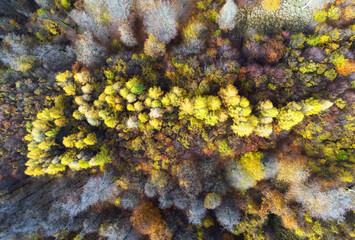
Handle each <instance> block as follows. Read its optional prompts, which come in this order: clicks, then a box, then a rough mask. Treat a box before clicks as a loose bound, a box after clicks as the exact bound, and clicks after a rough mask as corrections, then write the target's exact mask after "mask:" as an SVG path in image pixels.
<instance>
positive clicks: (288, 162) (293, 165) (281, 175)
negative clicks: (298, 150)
mask: <svg viewBox="0 0 355 240" xmlns="http://www.w3.org/2000/svg"><path fill="white" fill-rule="evenodd" d="M279 166H280V170H279V172H278V174H277V180H281V181H285V182H287V183H299V182H303V181H305V180H307V178H308V176H309V169H308V168H307V166H306V158H305V157H304V156H301V155H295V154H287V155H286V154H284V155H281V156H279Z"/></svg>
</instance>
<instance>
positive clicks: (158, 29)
mask: <svg viewBox="0 0 355 240" xmlns="http://www.w3.org/2000/svg"><path fill="white" fill-rule="evenodd" d="M139 7H140V11H141V13H142V15H143V18H144V25H145V27H146V28H147V33H148V34H149V35H150V34H153V35H154V36H155V37H156V38H157V40H158V41H159V42H162V43H165V44H167V43H169V42H170V40H171V39H173V38H174V37H175V36H176V35H177V12H176V10H175V6H174V5H173V4H172V3H170V1H166V0H161V1H160V0H159V1H154V0H147V1H140V2H139Z"/></svg>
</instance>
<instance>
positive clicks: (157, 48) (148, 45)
mask: <svg viewBox="0 0 355 240" xmlns="http://www.w3.org/2000/svg"><path fill="white" fill-rule="evenodd" d="M144 52H145V54H147V55H148V56H150V57H152V58H157V57H160V56H163V55H164V53H165V44H164V43H162V42H159V41H158V40H157V39H156V37H155V36H154V35H153V34H149V37H148V38H147V39H146V40H145V42H144Z"/></svg>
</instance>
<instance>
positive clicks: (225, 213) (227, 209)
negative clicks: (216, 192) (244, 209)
mask: <svg viewBox="0 0 355 240" xmlns="http://www.w3.org/2000/svg"><path fill="white" fill-rule="evenodd" d="M215 214H216V217H217V221H218V222H219V223H220V224H221V225H222V226H223V227H224V228H225V229H227V230H228V231H229V232H231V233H234V231H235V226H236V225H237V224H238V223H239V222H240V219H241V214H240V211H239V209H238V208H237V207H236V204H235V203H234V202H233V201H232V200H230V199H227V200H224V201H223V202H222V204H221V205H220V206H219V207H218V208H216V209H215Z"/></svg>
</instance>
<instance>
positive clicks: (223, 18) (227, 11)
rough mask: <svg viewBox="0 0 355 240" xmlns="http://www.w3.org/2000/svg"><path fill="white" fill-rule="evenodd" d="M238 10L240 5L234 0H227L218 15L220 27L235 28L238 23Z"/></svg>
mask: <svg viewBox="0 0 355 240" xmlns="http://www.w3.org/2000/svg"><path fill="white" fill-rule="evenodd" d="M238 11H239V10H238V6H237V4H235V3H234V0H227V1H226V3H225V4H224V5H223V7H222V9H221V10H220V12H219V15H218V16H217V23H218V25H219V28H221V29H225V30H233V28H235V26H236V23H237V20H236V17H237V14H238Z"/></svg>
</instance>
